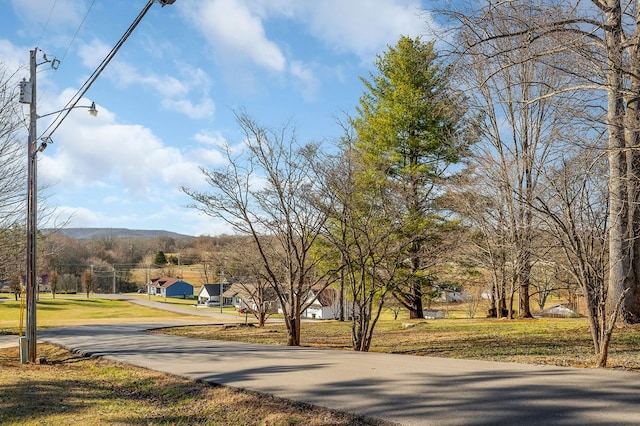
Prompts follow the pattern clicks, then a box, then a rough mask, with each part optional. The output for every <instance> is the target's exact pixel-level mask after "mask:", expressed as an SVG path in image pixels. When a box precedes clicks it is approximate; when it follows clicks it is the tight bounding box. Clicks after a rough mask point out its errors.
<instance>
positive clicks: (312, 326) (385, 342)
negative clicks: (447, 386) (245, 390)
mask: <svg viewBox="0 0 640 426" xmlns="http://www.w3.org/2000/svg"><path fill="white" fill-rule="evenodd" d="M161 332H163V333H172V334H178V335H183V336H193V337H199V338H208V339H220V340H236V341H246V342H255V343H264V344H273V345H284V344H286V330H285V328H284V325H282V324H269V325H267V326H265V327H264V328H258V327H232V328H227V329H223V328H222V327H198V326H187V327H179V328H174V329H169V330H162V331H161ZM301 340H302V344H303V345H304V346H312V347H327V348H335V349H344V350H351V337H350V323H349V322H345V323H341V322H338V321H309V322H304V323H303V324H302V328H301ZM371 351H372V352H388V353H397V354H407V355H422V356H439V357H450V358H469V359H482V360H493V361H509V362H520V363H530V364H550V365H559V366H572V367H591V366H593V365H594V363H595V359H594V356H593V353H592V352H593V345H592V342H591V335H590V333H589V325H588V323H587V320H586V319H584V318H573V319H551V318H544V319H528V320H511V321H509V320H495V319H440V320H424V321H415V320H414V321H400V320H398V321H392V320H385V321H381V322H379V324H378V326H377V327H376V329H375V333H374V337H373V344H372V347H371ZM608 366H609V367H610V368H622V369H627V370H632V371H638V372H640V326H629V327H620V328H618V329H616V330H615V331H614V335H613V339H612V344H611V348H610V350H609V362H608Z"/></svg>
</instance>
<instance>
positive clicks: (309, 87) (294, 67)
mask: <svg viewBox="0 0 640 426" xmlns="http://www.w3.org/2000/svg"><path fill="white" fill-rule="evenodd" d="M290 71H291V75H293V76H294V77H295V78H296V79H297V80H298V82H299V83H300V85H301V86H302V95H303V98H304V100H306V101H312V100H314V99H315V97H316V95H317V93H318V91H319V88H320V81H319V80H318V79H317V78H316V76H315V75H314V73H313V70H312V69H311V67H309V66H308V65H306V64H304V63H302V62H300V61H292V62H291V70H290Z"/></svg>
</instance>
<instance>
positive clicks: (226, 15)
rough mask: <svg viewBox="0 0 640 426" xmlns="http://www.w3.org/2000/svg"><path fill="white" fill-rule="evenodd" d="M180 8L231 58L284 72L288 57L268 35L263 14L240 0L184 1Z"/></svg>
mask: <svg viewBox="0 0 640 426" xmlns="http://www.w3.org/2000/svg"><path fill="white" fill-rule="evenodd" d="M181 10H182V11H183V12H184V13H185V15H186V16H187V19H188V20H190V21H192V22H193V23H194V25H195V26H196V27H197V28H198V29H199V30H200V32H201V33H202V34H203V35H204V37H205V38H206V39H207V40H208V41H209V43H211V45H212V46H214V48H217V49H223V50H224V51H225V52H226V54H227V55H229V56H230V59H231V58H233V59H236V60H237V59H241V58H244V59H249V60H251V61H252V62H254V63H255V64H257V65H258V66H260V67H262V68H265V69H268V70H272V71H276V72H281V71H284V70H285V66H286V59H285V56H284V54H283V53H282V51H281V49H280V48H279V47H278V45H277V44H276V43H275V42H273V41H271V40H269V39H268V38H267V36H266V34H265V29H264V25H263V21H262V17H261V16H259V15H257V14H255V13H252V9H251V8H250V7H249V6H248V4H247V2H243V1H240V0H197V1H196V0H185V1H184V2H183V3H182V4H181Z"/></svg>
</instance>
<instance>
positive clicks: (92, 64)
mask: <svg viewBox="0 0 640 426" xmlns="http://www.w3.org/2000/svg"><path fill="white" fill-rule="evenodd" d="M110 51H111V46H109V45H107V44H106V43H103V42H102V41H100V40H97V39H93V40H91V42H89V43H84V44H81V45H80V47H79V48H78V56H80V59H81V61H82V65H84V66H85V67H87V68H90V69H96V68H98V65H100V63H101V62H102V61H103V59H104V58H106V57H107V55H108V54H109V52H110Z"/></svg>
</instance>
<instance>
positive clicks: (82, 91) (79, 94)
mask: <svg viewBox="0 0 640 426" xmlns="http://www.w3.org/2000/svg"><path fill="white" fill-rule="evenodd" d="M154 1H155V0H149V1H148V3H147V4H146V6H145V7H144V8H143V9H142V11H141V12H140V14H139V15H138V17H137V18H136V19H135V20H134V21H133V23H132V24H131V25H130V26H129V28H128V29H127V31H125V33H124V34H123V36H122V37H121V38H120V40H119V41H118V43H116V45H115V46H114V47H113V49H111V51H110V52H109V54H108V55H107V57H106V58H104V59H103V60H102V62H101V63H100V65H99V66H98V68H96V70H95V71H94V72H93V74H91V75H90V76H89V78H88V79H87V81H85V83H84V84H83V85H82V87H80V89H79V90H78V91H77V92H76V94H75V95H74V96H73V97H72V98H71V100H70V101H69V102H67V104H66V105H65V107H64V108H63V109H62V110H61V111H60V113H59V114H58V115H57V116H56V118H55V119H54V120H53V122H51V124H49V127H47V129H46V130H45V131H44V132H43V134H46V133H47V132H48V134H47V136H45V139H47V138H51V136H53V134H54V133H55V131H56V130H57V129H58V127H60V125H61V124H62V122H63V121H64V120H65V118H67V116H68V115H69V114H70V113H71V110H72V109H73V108H74V107H75V106H76V104H77V103H78V102H79V101H80V99H82V97H83V96H84V94H85V93H87V91H88V90H89V88H91V86H92V85H93V83H94V82H95V81H96V79H97V78H98V76H99V75H100V74H101V73H102V71H104V69H105V68H106V67H107V65H108V64H109V62H111V60H112V59H113V57H114V56H115V55H116V53H118V50H120V48H121V47H122V45H123V44H124V42H125V41H126V40H127V39H128V38H129V36H130V35H131V33H132V32H133V30H134V29H135V28H136V27H137V26H138V24H139V23H140V21H141V20H142V18H143V17H144V15H146V14H147V12H148V11H149V9H150V8H151V6H153V3H154ZM161 4H163V3H162V2H161ZM163 5H164V4H163ZM50 129H51V130H50Z"/></svg>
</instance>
